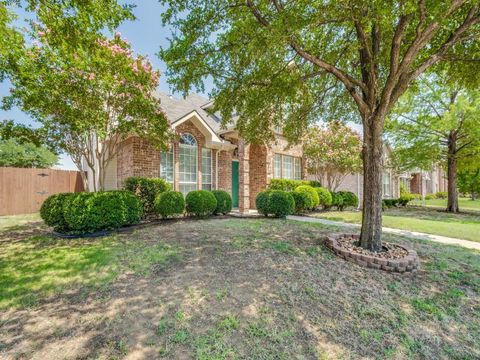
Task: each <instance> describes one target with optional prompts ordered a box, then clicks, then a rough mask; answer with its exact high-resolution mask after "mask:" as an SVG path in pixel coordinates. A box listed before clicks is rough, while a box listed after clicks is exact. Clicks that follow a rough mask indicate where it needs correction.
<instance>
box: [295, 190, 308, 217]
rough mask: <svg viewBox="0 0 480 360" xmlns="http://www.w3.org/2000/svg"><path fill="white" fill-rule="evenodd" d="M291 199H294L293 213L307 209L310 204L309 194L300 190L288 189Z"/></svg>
mask: <svg viewBox="0 0 480 360" xmlns="http://www.w3.org/2000/svg"><path fill="white" fill-rule="evenodd" d="M290 195H292V197H293V200H294V201H295V213H296V214H298V213H302V212H304V211H305V210H308V206H309V205H310V196H309V195H308V194H307V193H305V192H302V191H290Z"/></svg>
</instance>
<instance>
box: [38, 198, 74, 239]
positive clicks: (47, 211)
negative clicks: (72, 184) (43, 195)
mask: <svg viewBox="0 0 480 360" xmlns="http://www.w3.org/2000/svg"><path fill="white" fill-rule="evenodd" d="M75 195H76V194H75V193H59V194H54V195H51V196H49V197H48V198H47V199H46V200H45V201H44V202H43V204H42V207H41V208H40V216H41V217H42V219H43V221H44V222H45V224H47V225H48V226H51V227H53V229H54V230H55V231H58V232H67V231H69V230H70V228H69V226H68V223H67V221H66V220H65V217H64V216H63V204H64V203H65V201H66V199H68V198H70V197H72V196H75Z"/></svg>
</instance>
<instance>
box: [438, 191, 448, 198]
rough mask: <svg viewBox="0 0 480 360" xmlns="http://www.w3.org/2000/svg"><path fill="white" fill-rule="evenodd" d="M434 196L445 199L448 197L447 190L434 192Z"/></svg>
mask: <svg viewBox="0 0 480 360" xmlns="http://www.w3.org/2000/svg"><path fill="white" fill-rule="evenodd" d="M435 198H436V199H446V198H448V192H447V191H439V192H436V193H435Z"/></svg>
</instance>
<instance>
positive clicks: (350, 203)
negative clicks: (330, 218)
mask: <svg viewBox="0 0 480 360" xmlns="http://www.w3.org/2000/svg"><path fill="white" fill-rule="evenodd" d="M337 194H338V195H339V196H341V197H342V204H341V205H337V207H338V209H339V210H340V211H343V210H344V209H345V208H347V207H357V206H358V197H357V195H355V194H354V193H353V192H351V191H339V192H337Z"/></svg>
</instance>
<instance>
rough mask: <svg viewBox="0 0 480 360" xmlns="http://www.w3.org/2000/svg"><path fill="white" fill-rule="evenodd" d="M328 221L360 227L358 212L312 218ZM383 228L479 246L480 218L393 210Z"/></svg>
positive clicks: (417, 209) (415, 209)
mask: <svg viewBox="0 0 480 360" xmlns="http://www.w3.org/2000/svg"><path fill="white" fill-rule="evenodd" d="M314 216H316V217H321V218H325V219H329V220H337V221H344V222H348V223H355V224H360V223H361V222H362V213H361V212H359V211H329V212H322V213H316V214H314ZM383 226H385V227H390V228H395V229H402V230H410V231H418V232H423V233H427V234H434V235H442V236H447V237H452V238H458V239H465V240H471V241H476V242H480V214H478V215H476V214H474V213H472V214H467V213H460V214H449V213H446V212H444V211H440V210H436V209H425V208H420V207H407V208H392V209H387V210H385V211H384V213H383Z"/></svg>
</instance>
